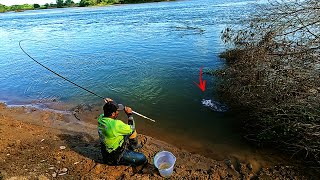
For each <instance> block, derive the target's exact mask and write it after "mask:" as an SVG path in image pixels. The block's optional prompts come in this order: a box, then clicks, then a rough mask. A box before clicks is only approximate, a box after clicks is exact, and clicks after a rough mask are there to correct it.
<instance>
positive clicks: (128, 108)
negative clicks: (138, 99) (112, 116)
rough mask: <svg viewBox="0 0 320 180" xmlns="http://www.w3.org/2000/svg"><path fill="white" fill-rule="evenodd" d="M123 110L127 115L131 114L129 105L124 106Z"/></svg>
mask: <svg viewBox="0 0 320 180" xmlns="http://www.w3.org/2000/svg"><path fill="white" fill-rule="evenodd" d="M124 112H125V113H126V114H127V115H128V116H130V115H132V109H131V107H128V106H126V107H125V108H124Z"/></svg>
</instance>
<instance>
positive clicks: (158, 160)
mask: <svg viewBox="0 0 320 180" xmlns="http://www.w3.org/2000/svg"><path fill="white" fill-rule="evenodd" d="M175 162H176V157H175V156H174V155H173V154H172V153H171V152H169V151H161V152H158V153H157V154H156V155H155V156H154V158H153V163H154V165H155V166H156V168H157V169H158V170H159V173H160V175H161V176H162V177H170V176H171V174H172V172H173V166H174V163H175Z"/></svg>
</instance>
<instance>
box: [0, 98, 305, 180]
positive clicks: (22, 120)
mask: <svg viewBox="0 0 320 180" xmlns="http://www.w3.org/2000/svg"><path fill="white" fill-rule="evenodd" d="M95 130H96V127H95V126H94V125H88V124H83V123H81V122H79V121H77V120H76V119H75V118H74V116H73V115H72V114H68V113H57V112H53V111H44V110H38V109H35V108H26V107H16V108H8V107H6V106H5V105H4V104H1V105H0V172H1V174H0V179H42V180H44V179H55V178H57V179H160V178H161V176H160V175H159V173H158V172H157V170H156V169H155V168H154V166H153V165H152V164H153V162H152V159H153V156H154V155H155V154H156V153H157V152H158V151H160V150H168V151H171V152H172V153H173V154H174V155H175V156H176V157H177V162H176V166H175V169H174V173H173V176H172V179H252V178H256V179H267V178H271V179H276V178H279V179H287V178H288V179H310V178H311V177H309V176H307V175H303V174H302V173H300V172H301V171H300V170H299V169H298V168H297V167H293V166H286V165H285V164H282V165H279V166H273V167H262V168H259V169H255V168H254V164H250V163H243V162H237V161H231V160H228V159H226V160H224V161H216V160H213V159H209V158H205V157H203V156H201V155H198V154H193V153H190V152H187V151H185V150H182V149H179V148H176V147H175V146H173V145H170V144H168V143H165V142H163V141H159V140H156V139H154V138H152V137H148V136H144V135H140V136H139V140H140V141H141V142H142V143H143V144H144V146H143V148H142V149H141V152H143V153H144V154H145V155H146V156H147V157H148V161H149V164H148V165H147V167H146V168H145V169H143V170H140V169H139V168H133V167H126V166H108V165H105V164H102V163H101V160H102V157H101V155H100V148H99V142H98V139H97V137H98V136H97V134H96V132H95Z"/></svg>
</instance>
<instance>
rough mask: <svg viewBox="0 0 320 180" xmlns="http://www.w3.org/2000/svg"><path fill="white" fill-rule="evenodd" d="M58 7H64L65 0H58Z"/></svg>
mask: <svg viewBox="0 0 320 180" xmlns="http://www.w3.org/2000/svg"><path fill="white" fill-rule="evenodd" d="M56 3H57V7H58V8H62V7H63V0H56Z"/></svg>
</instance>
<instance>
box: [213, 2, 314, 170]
mask: <svg viewBox="0 0 320 180" xmlns="http://www.w3.org/2000/svg"><path fill="white" fill-rule="evenodd" d="M257 9H259V10H257V11H256V12H255V13H254V14H253V15H252V16H251V17H252V18H250V19H249V20H248V21H244V22H243V23H242V25H241V26H240V27H228V28H226V29H225V30H224V31H223V32H222V39H223V40H224V42H225V43H226V44H229V45H230V49H229V50H228V51H226V52H224V53H223V54H221V57H223V58H225V59H226V68H224V69H222V70H217V71H213V72H212V74H214V75H215V76H216V77H218V94H219V97H220V98H221V100H222V101H224V102H227V103H228V105H229V106H230V107H231V109H232V111H233V112H235V113H236V114H237V115H238V116H239V117H241V119H242V122H243V124H244V126H243V127H244V131H243V132H244V136H245V137H246V138H247V139H248V140H250V141H252V142H254V144H257V145H260V146H263V147H272V148H273V149H275V150H283V151H285V152H288V153H289V154H290V155H291V156H292V157H295V158H297V159H299V158H303V159H304V162H308V163H311V164H312V166H313V167H319V165H320V16H319V14H320V1H319V0H295V1H287V0H278V1H269V4H267V5H261V6H259V7H258V8H257ZM314 164H316V166H314Z"/></svg>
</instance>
